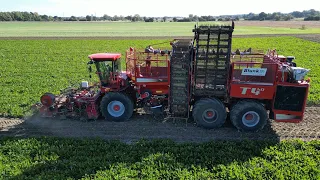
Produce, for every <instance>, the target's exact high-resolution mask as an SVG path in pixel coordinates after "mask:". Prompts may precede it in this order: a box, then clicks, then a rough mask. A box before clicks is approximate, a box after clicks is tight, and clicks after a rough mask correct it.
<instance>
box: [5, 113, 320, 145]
mask: <svg viewBox="0 0 320 180" xmlns="http://www.w3.org/2000/svg"><path fill="white" fill-rule="evenodd" d="M319 118H320V107H308V108H307V109H306V112H305V118H304V121H302V122H301V123H298V124H295V123H277V122H274V121H272V120H270V121H269V122H268V124H267V126H266V127H265V128H264V129H263V130H262V131H260V132H253V133H249V132H239V131H238V130H236V128H234V127H233V126H232V125H231V123H230V121H229V120H228V121H227V122H226V123H225V125H224V126H223V127H222V128H219V129H211V130H206V129H203V128H200V127H197V126H196V124H194V122H193V121H191V120H189V121H188V122H186V121H185V120H167V121H164V120H163V119H153V118H152V117H151V116H149V115H134V116H133V117H132V118H131V119H130V120H129V121H127V122H109V121H106V120H104V119H99V120H96V121H87V122H84V121H79V120H70V119H66V120H60V119H45V118H39V117H36V116H35V117H32V118H30V119H26V120H22V119H5V118H0V136H14V137H38V136H54V137H69V138H96V137H98V138H102V139H105V140H113V139H117V140H121V141H124V142H129V143H130V142H134V141H137V140H139V139H141V138H144V139H159V138H165V139H172V140H174V141H176V142H203V141H209V140H243V139H255V140H266V139H268V140H284V139H292V138H299V139H302V140H313V139H320V120H319Z"/></svg>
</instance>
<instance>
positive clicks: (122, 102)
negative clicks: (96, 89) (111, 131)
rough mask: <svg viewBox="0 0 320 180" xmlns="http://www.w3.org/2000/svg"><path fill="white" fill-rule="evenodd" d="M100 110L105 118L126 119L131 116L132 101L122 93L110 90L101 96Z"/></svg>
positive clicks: (113, 119) (111, 119) (112, 119)
mask: <svg viewBox="0 0 320 180" xmlns="http://www.w3.org/2000/svg"><path fill="white" fill-rule="evenodd" d="M100 110H101V113H102V115H103V117H105V118H106V119H107V120H110V121H118V122H120V121H126V120H128V119H129V118H130V117H131V116H132V113H133V102H132V100H131V99H130V98H129V97H128V96H126V95H124V94H122V93H116V92H110V93H107V94H106V95H105V96H104V97H103V98H102V100H101V105H100Z"/></svg>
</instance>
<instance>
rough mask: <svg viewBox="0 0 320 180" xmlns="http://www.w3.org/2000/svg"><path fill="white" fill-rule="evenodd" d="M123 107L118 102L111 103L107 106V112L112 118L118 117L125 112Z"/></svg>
mask: <svg viewBox="0 0 320 180" xmlns="http://www.w3.org/2000/svg"><path fill="white" fill-rule="evenodd" d="M125 109H126V108H125V107H124V105H123V104H122V102H120V101H111V102H110V103H109V104H108V112H109V114H110V115H111V116H113V117H120V116H122V115H123V113H124V111H125Z"/></svg>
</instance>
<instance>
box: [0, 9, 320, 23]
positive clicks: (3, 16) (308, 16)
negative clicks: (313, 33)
mask: <svg viewBox="0 0 320 180" xmlns="http://www.w3.org/2000/svg"><path fill="white" fill-rule="evenodd" d="M293 18H304V20H305V21H319V20H320V12H319V11H316V10H314V9H310V10H305V11H302V12H300V11H293V12H291V13H287V14H286V13H280V12H274V13H265V12H261V13H259V14H254V13H249V14H243V15H224V16H210V15H209V16H197V15H193V14H190V15H189V16H188V17H167V16H164V17H158V18H157V17H146V16H144V17H142V16H140V15H139V14H135V15H133V16H131V15H130V16H118V15H114V16H109V15H107V14H105V15H103V16H101V17H96V16H93V15H87V16H85V17H76V16H71V17H59V16H48V15H39V14H38V13H37V12H20V11H13V12H0V21H131V22H138V21H144V22H155V21H160V22H167V21H171V22H197V21H230V20H235V21H237V20H240V19H244V20H249V21H253V20H254V21H257V20H259V21H264V20H273V21H281V20H284V21H288V20H291V19H293Z"/></svg>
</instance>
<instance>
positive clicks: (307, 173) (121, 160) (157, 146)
mask: <svg viewBox="0 0 320 180" xmlns="http://www.w3.org/2000/svg"><path fill="white" fill-rule="evenodd" d="M319 150H320V141H319V140H318V141H316V140H314V141H310V142H302V141H298V140H295V141H282V142H280V143H276V142H272V141H240V142H235V141H214V142H206V143H201V144H200V143H199V144H196V143H183V144H177V143H174V142H173V141H169V140H154V141H150V142H149V141H145V140H140V141H139V142H137V143H133V144H131V145H128V144H125V143H121V142H118V141H109V142H107V141H103V140H76V139H60V138H28V139H18V138H6V139H3V138H2V139H0V177H1V179H261V180H262V179H264V180H265V179H310V180H311V179H312V180H313V179H314V180H316V179H319V178H320V151H319Z"/></svg>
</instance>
